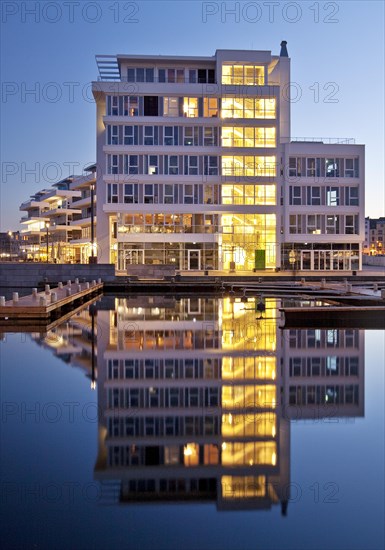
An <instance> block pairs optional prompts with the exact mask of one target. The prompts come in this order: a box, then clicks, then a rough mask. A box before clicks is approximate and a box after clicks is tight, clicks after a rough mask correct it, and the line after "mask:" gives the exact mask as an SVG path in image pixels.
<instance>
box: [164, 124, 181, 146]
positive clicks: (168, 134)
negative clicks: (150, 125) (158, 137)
mask: <svg viewBox="0 0 385 550" xmlns="http://www.w3.org/2000/svg"><path fill="white" fill-rule="evenodd" d="M163 142H164V145H178V126H165V127H164V138H163Z"/></svg>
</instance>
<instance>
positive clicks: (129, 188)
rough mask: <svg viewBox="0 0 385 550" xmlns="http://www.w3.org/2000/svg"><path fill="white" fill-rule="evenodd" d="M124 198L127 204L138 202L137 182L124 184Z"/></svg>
mask: <svg viewBox="0 0 385 550" xmlns="http://www.w3.org/2000/svg"><path fill="white" fill-rule="evenodd" d="M123 200H124V202H125V204H134V203H137V202H138V184H137V183H125V184H124V197H123Z"/></svg>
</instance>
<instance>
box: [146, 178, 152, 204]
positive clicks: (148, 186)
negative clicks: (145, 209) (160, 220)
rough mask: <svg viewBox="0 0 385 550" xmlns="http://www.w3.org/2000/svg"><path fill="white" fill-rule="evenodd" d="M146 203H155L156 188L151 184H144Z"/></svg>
mask: <svg viewBox="0 0 385 550" xmlns="http://www.w3.org/2000/svg"><path fill="white" fill-rule="evenodd" d="M144 202H145V204H152V203H153V202H154V186H153V185H152V184H150V183H145V184H144Z"/></svg>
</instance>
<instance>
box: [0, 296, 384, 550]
mask: <svg viewBox="0 0 385 550" xmlns="http://www.w3.org/2000/svg"><path fill="white" fill-rule="evenodd" d="M258 304H259V299H258V297H254V298H253V297H251V298H248V299H247V300H246V299H244V300H242V299H241V298H234V297H223V298H218V297H199V296H193V297H192V296H190V297H178V296H176V297H172V296H167V297H163V296H140V295H133V296H129V297H116V296H104V297H103V298H102V299H99V300H97V301H95V303H94V304H93V305H92V306H90V307H89V308H88V309H85V310H83V311H81V312H80V313H78V314H76V315H74V316H73V317H71V318H70V319H69V320H67V321H66V322H65V323H63V324H58V325H57V326H55V327H53V328H52V329H51V330H50V331H49V332H29V333H17V332H14V333H2V334H1V335H0V336H1V342H0V360H1V363H0V364H1V371H0V373H1V402H2V417H1V508H2V535H1V538H2V547H3V548H23V549H24V548H26V549H27V548H49V549H52V548H55V549H56V548H58V549H61V548H63V549H64V548H66V549H68V548H76V549H99V548H100V549H106V548H127V549H133V550H134V549H135V550H136V549H138V550H139V549H180V548H183V549H184V550H187V549H206V548H207V549H211V550H214V549H229V550H230V549H231V550H235V549H242V550H249V549H250V550H251V549H253V550H255V549H269V548H271V549H274V550H276V549H296V550H298V549H306V550H307V549H317V550H318V549H320V548H328V549H329V548H330V549H333V550H334V549H349V550H351V549H364V548H365V549H367V550H377V549H382V548H383V547H384V545H385V541H384V529H383V518H384V515H385V513H384V364H385V346H384V344H385V339H384V331H381V330H359V329H354V328H349V329H335V328H333V329H318V328H312V327H310V326H309V328H308V329H306V330H299V329H292V330H290V329H282V328H281V323H280V314H279V311H278V308H279V307H280V306H281V302H280V300H279V299H276V298H266V299H265V301H264V303H263V307H259V306H258ZM32 330H33V329H32ZM39 330H40V329H39Z"/></svg>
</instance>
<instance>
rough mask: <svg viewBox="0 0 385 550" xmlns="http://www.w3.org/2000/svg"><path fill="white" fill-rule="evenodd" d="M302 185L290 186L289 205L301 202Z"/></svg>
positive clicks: (296, 204) (298, 204)
mask: <svg viewBox="0 0 385 550" xmlns="http://www.w3.org/2000/svg"><path fill="white" fill-rule="evenodd" d="M301 190H302V187H300V186H296V185H295V186H290V189H289V200H290V205H291V206H300V205H301V204H302V203H301V192H302V191H301Z"/></svg>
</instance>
